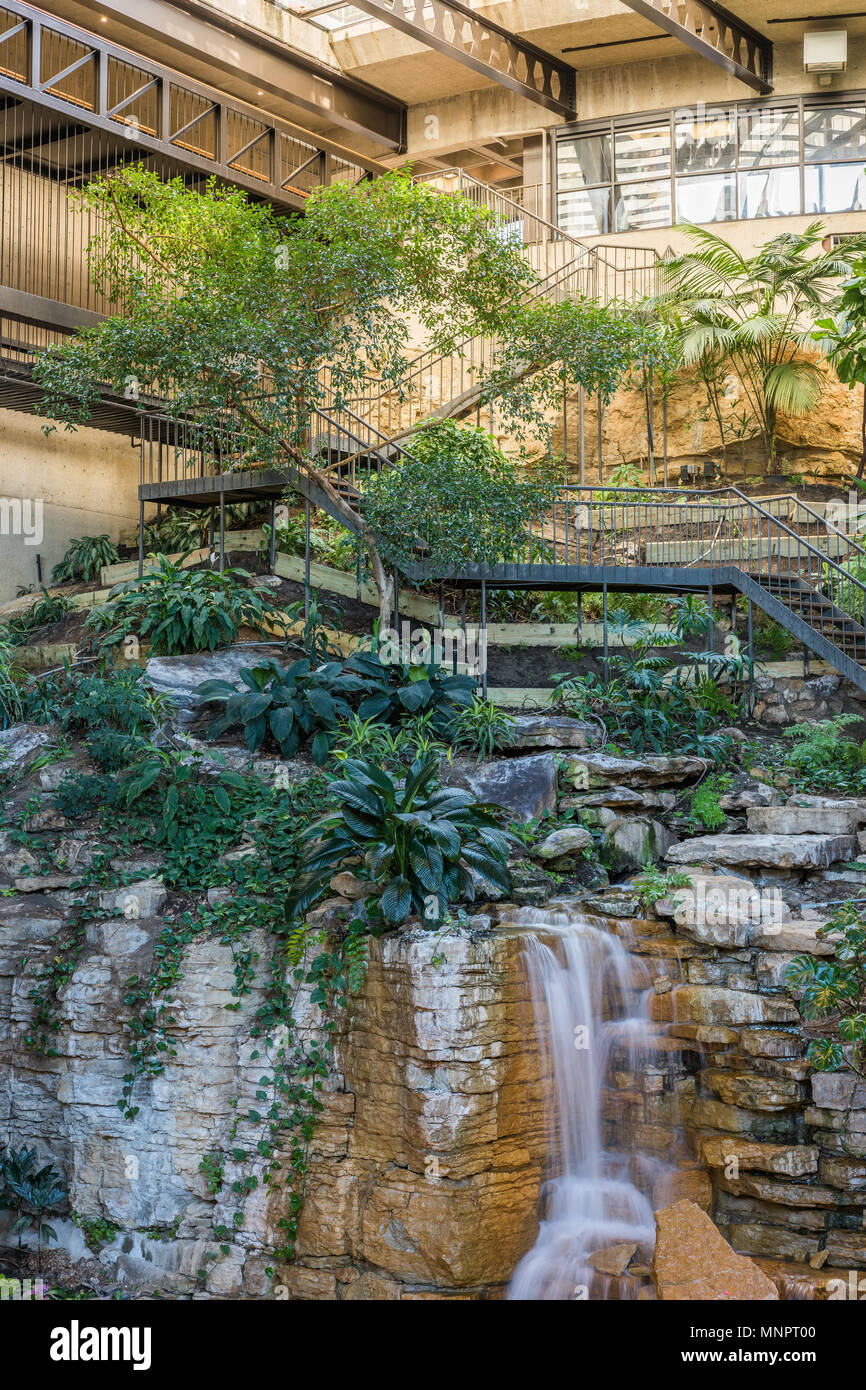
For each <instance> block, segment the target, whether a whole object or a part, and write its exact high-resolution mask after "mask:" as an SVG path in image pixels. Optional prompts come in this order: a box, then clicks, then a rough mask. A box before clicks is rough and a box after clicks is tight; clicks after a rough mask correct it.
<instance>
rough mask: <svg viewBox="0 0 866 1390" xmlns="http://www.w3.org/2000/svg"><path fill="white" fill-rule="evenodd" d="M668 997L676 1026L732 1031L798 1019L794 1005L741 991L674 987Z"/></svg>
mask: <svg viewBox="0 0 866 1390" xmlns="http://www.w3.org/2000/svg"><path fill="white" fill-rule="evenodd" d="M672 997H673V1007H674V1015H675V1019H676V1022H678V1023H721V1024H723V1025H726V1026H728V1027H730V1026H732V1025H733V1026H734V1027H736V1026H737V1025H738V1024H741V1023H795V1022H797V1021H798V1020H799V1017H800V1015H799V1012H798V1010H797V1007H796V1005H795V1004H793V1003H792V1002H791V1000H789V999H778V998H772V997H770V996H768V995H765V994H751V993H748V992H747V991H746V990H742V989H722V988H721V987H720V986H717V985H678V986H677V988H676V989H675V990H674V991H673V995H672ZM816 1104H820V1102H817V1101H816Z"/></svg>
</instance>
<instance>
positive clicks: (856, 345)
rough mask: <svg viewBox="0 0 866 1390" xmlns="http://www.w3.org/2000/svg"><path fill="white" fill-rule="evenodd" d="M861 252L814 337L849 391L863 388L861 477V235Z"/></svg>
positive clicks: (865, 413)
mask: <svg viewBox="0 0 866 1390" xmlns="http://www.w3.org/2000/svg"><path fill="white" fill-rule="evenodd" d="M857 252H858V254H857V255H856V257H855V258H854V260H853V264H852V266H851V276H850V278H849V279H848V280H847V281H846V282H845V284H844V285H843V286H842V290H841V293H840V295H839V297H838V299H837V301H836V303H835V304H834V305H833V306H832V308H833V311H834V312H833V314H832V315H828V317H826V318H823V319H818V321H817V324H816V330H817V331H816V333H815V334H814V337H815V339H816V341H817V342H819V343H820V344H821V346H822V348H823V350H824V351H825V352H826V353H827V356H828V357H829V359H830V361H831V362H832V364H833V366H834V368H835V369H836V375H837V376H838V378H839V380H840V381H843V382H844V383H845V385H846V386H847V387H848V389H849V390H853V389H854V387H855V386H862V387H863V407H862V412H861V416H860V463H859V464H858V467H857V477H858V478H862V477H863V470H864V469H866V257H864V255H863V254H862V252H863V248H862V244H861V240H860V239H859V238H858V245H857Z"/></svg>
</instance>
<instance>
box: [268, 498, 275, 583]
mask: <svg viewBox="0 0 866 1390" xmlns="http://www.w3.org/2000/svg"><path fill="white" fill-rule="evenodd" d="M276 512H277V503H276V498H274V497H272V498H271V502H270V507H269V515H270V521H271V541H270V545H269V546H268V563H269V565H270V570H271V574H273V572H274V565H275V564H276V560H277V518H276Z"/></svg>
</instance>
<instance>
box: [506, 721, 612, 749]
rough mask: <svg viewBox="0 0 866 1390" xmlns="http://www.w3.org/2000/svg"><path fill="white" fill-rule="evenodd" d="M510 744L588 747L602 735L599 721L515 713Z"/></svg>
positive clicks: (543, 746)
mask: <svg viewBox="0 0 866 1390" xmlns="http://www.w3.org/2000/svg"><path fill="white" fill-rule="evenodd" d="M512 719H513V721H514V722H513V724H512V729H511V732H512V735H513V738H512V740H511V744H510V747H512V748H591V747H592V746H593V745H594V744H596V743H598V741H599V739H600V738H601V729H600V728H599V726H598V724H595V723H593V722H592V721H591V720H588V719H571V718H569V716H568V715H565V714H515V715H513V716H512Z"/></svg>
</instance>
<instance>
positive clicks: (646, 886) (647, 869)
mask: <svg viewBox="0 0 866 1390" xmlns="http://www.w3.org/2000/svg"><path fill="white" fill-rule="evenodd" d="M691 886H692V880H691V879H690V877H689V875H688V874H687V873H684V872H683V871H682V870H677V869H669V870H668V872H667V873H662V871H661V869H660V868H659V867H658V865H656V864H644V866H643V868H642V870H641V872H640V873H639V874H637V875H636V876H635V878H634V879H633V880H632V887H633V888H634V889H635V891H636V893H637V895H638V897H639V899H640V901H641V902H642V903H643V905H644V907H655V905H656V903H658V902H661V900H662V898H667V897H670V895H671V893H673V892H674V891H675V890H676V889H677V888H691Z"/></svg>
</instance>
